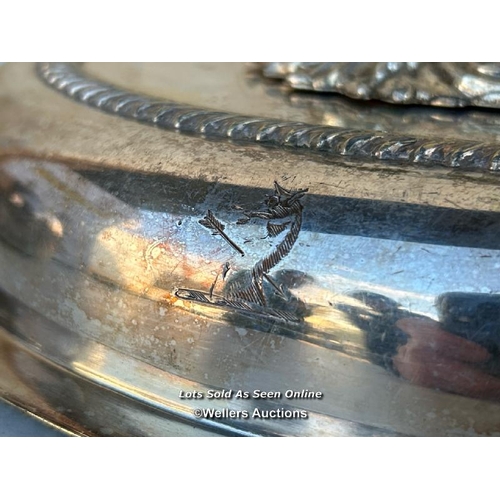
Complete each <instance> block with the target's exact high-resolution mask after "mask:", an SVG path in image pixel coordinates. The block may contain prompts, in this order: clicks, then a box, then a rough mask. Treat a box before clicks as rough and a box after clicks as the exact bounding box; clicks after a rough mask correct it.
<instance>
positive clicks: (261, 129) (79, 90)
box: [37, 63, 500, 172]
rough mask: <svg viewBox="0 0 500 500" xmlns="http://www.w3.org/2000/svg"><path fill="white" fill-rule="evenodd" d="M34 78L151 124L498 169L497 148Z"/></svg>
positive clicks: (70, 71)
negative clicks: (276, 117) (265, 115)
mask: <svg viewBox="0 0 500 500" xmlns="http://www.w3.org/2000/svg"><path fill="white" fill-rule="evenodd" d="M37 73H38V75H39V77H40V78H41V79H42V80H43V81H44V82H45V83H46V84H47V85H48V86H49V87H51V88H52V89H54V90H56V91H57V92H60V93H62V94H64V95H65V96H67V97H69V98H70V99H72V100H73V101H76V102H79V103H81V104H86V105H87V106H90V107H92V108H96V109H99V110H101V111H104V112H106V113H109V114H112V115H116V116H120V117H123V118H127V119H129V120H134V121H137V122H140V123H145V124H148V125H153V126H155V127H158V128H161V129H165V130H174V131H179V132H183V133H190V134H195V135H200V136H203V137H207V138H216V139H226V140H228V139H229V140H234V141H243V142H247V143H254V144H261V145H270V146H276V147H281V148H291V149H296V150H308V151H311V152H318V153H322V154H326V155H331V156H333V157H338V156H341V157H348V158H352V159H355V160H365V161H366V160H378V161H383V162H389V163H390V162H398V163H399V164H401V163H402V164H406V165H419V166H443V167H448V168H461V169H479V170H483V171H490V172H498V171H500V146H498V145H495V144H487V143H480V142H470V141H463V140H449V139H443V140H442V141H438V140H436V139H435V138H416V137H406V136H399V135H397V134H391V133H387V132H374V131H363V130H352V129H345V128H341V127H328V126H319V125H310V124H305V123H299V122H282V121H278V120H272V119H269V118H260V117H255V116H243V115H238V114H234V113H228V112H221V111H214V110H209V109H203V108H197V107H193V106H190V105H187V104H181V103H177V102H174V101H168V100H160V99H155V98H154V97H149V96H145V95H141V94H137V93H134V92H130V91H127V90H125V89H121V88H119V87H116V86H115V85H112V84H108V83H105V82H102V81H100V80H98V79H96V78H93V77H91V76H89V75H87V74H85V72H84V71H83V70H82V69H81V68H80V67H79V66H77V65H75V64H72V63H38V64H37Z"/></svg>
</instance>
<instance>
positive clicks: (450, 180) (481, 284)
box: [0, 65, 500, 435]
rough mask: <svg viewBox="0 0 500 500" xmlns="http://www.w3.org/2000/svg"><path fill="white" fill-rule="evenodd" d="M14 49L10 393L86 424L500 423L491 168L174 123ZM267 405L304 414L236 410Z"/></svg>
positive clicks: (494, 429) (323, 430)
mask: <svg viewBox="0 0 500 500" xmlns="http://www.w3.org/2000/svg"><path fill="white" fill-rule="evenodd" d="M84 68H85V66H84ZM136 70H137V68H135V69H134V71H136ZM2 71H3V73H2V72H0V99H1V100H3V103H4V104H5V106H4V107H3V111H1V110H2V107H0V118H2V119H1V120H0V147H1V151H2V158H1V162H0V343H1V349H0V357H1V358H0V392H1V394H2V397H4V398H6V399H8V400H10V401H13V402H15V403H16V404H18V405H20V406H22V407H24V408H27V409H28V410H30V411H33V412H35V413H37V414H38V415H40V416H42V417H43V418H46V419H48V420H50V421H52V422H55V423H57V424H58V425H60V426H62V427H64V428H66V429H69V430H70V431H71V432H73V433H76V434H82V435H191V434H196V435H214V434H223V435H467V434H471V435H496V434H498V433H499V432H500V411H499V410H500V378H499V377H498V375H499V373H500V369H499V359H498V356H499V354H498V351H499V343H500V330H499V325H500V318H499V316H498V315H499V310H500V308H499V297H500V290H499V289H500V281H499V278H498V271H499V269H500V260H499V257H500V194H499V185H500V178H499V177H498V175H497V174H496V173H495V172H492V171H488V170H477V169H476V170H472V171H469V170H468V169H466V168H463V169H458V170H453V169H447V168H443V167H441V166H439V165H437V164H436V165H435V164H431V166H432V167H433V168H421V167H420V166H419V165H418V164H410V163H408V162H404V161H403V162H396V163H387V164H386V163H385V162H383V161H382V162H381V161H379V160H378V159H375V158H372V157H371V156H368V157H363V158H364V159H363V161H360V159H359V158H358V157H356V158H358V159H357V161H354V160H355V159H356V158H355V159H352V158H351V161H350V162H347V161H346V160H345V157H342V156H332V157H330V156H322V155H313V154H311V153H310V152H309V151H308V150H307V151H306V152H305V153H304V152H301V153H297V152H295V151H294V149H293V148H282V147H274V148H262V147H261V146H260V144H258V143H257V144H253V142H252V141H246V142H245V141H243V142H236V141H234V142H232V141H220V140H207V138H206V137H198V136H189V135H182V134H176V133H174V132H171V131H166V130H162V129H159V128H152V127H147V126H144V125H143V124H141V123H137V122H135V121H129V120H123V119H122V118H121V117H120V116H119V114H117V113H115V112H114V111H112V110H111V112H110V113H108V114H105V113H101V112H99V111H97V110H95V109H92V108H90V107H88V106H83V105H82V104H81V103H79V102H78V100H77V102H74V101H72V100H70V99H67V97H66V96H63V95H61V94H60V93H58V92H54V90H53V88H51V87H49V86H47V85H45V84H43V83H41V82H40V80H38V79H37V78H36V76H35V70H34V67H33V66H31V65H30V66H22V65H19V66H6V67H5V68H3V69H2ZM105 71H112V69H110V67H106V68H105ZM156 71H158V73H159V74H161V71H160V70H159V69H158V70H156ZM191 71H194V73H196V71H195V70H194V69H193V68H192V67H191ZM200 71H203V67H202V69H201V70H200ZM214 71H215V72H216V71H220V74H221V76H220V78H221V79H223V78H224V75H225V74H226V73H225V72H224V71H225V70H224V66H221V67H217V68H215V69H214ZM240 71H241V74H240V80H237V81H238V85H239V86H240V87H242V88H244V86H245V85H247V84H248V85H252V80H251V78H250V77H249V76H248V74H247V73H246V71H245V69H244V66H243V65H241V66H240ZM2 78H3V79H2ZM78 78H80V76H78ZM115 78H116V79H118V80H119V79H120V71H117V73H116V75H115ZM165 78H166V77H165ZM179 78H180V77H179ZM214 78H215V77H214ZM49 83H50V82H49ZM123 84H125V82H123ZM122 86H125V85H122ZM186 86H188V83H186ZM69 88H70V87H67V86H65V87H64V89H66V90H65V91H67V90H68V89H69ZM71 88H73V89H74V95H76V94H77V93H78V89H77V88H76V86H73V87H71ZM64 89H63V90H64ZM80 90H82V89H80ZM87 90H88V89H87ZM106 92H108V91H106ZM21 96H23V97H22V98H21ZM94 98H95V96H94ZM117 98H118V102H123V101H121V100H120V99H122V98H123V95H122V94H119V95H118V96H117ZM141 99H144V98H141ZM199 99H201V97H200V96H199V95H198V96H196V95H193V101H196V100H199ZM94 102H97V101H94ZM103 102H108V103H110V102H111V97H110V95H109V94H108V93H105V99H104V101H103ZM127 102H130V101H129V98H127ZM21 103H22V104H21ZM114 105H115V106H116V105H118V103H117V102H115V104H114ZM9 106H10V107H9ZM109 106H111V105H110V104H109ZM160 106H165V103H163V102H162V103H161V104H160ZM110 109H111V108H108V107H106V108H105V110H106V111H109V110H110ZM119 109H121V108H119ZM182 109H183V115H182V116H186V115H185V113H186V111H185V109H184V108H182ZM136 111H137V110H136ZM290 112H292V111H290ZM2 113H3V115H2ZM196 113H198V111H197V112H196ZM186 119H187V118H186ZM262 120H263V122H264V121H265V119H262ZM181 123H184V122H183V120H181ZM361 125H363V124H362V123H361ZM195 132H196V131H195ZM433 140H434V141H435V142H436V143H439V137H437V136H435V135H434V136H433ZM209 390H220V391H231V390H232V391H233V397H232V398H228V399H211V400H209V399H208V398H207V397H206V395H207V394H208V391H209ZM238 390H241V391H248V392H250V393H251V392H253V391H255V390H259V391H274V392H281V393H282V395H284V394H285V392H286V391H287V390H292V391H295V392H301V391H306V393H310V392H321V393H322V397H321V398H312V397H296V398H292V399H288V398H285V397H284V396H282V397H281V398H274V399H273V398H267V399H262V398H260V399H257V398H243V399H238V398H236V397H234V393H235V392H236V391H238ZM181 391H182V394H185V393H201V394H203V395H205V398H203V399H186V398H183V397H181ZM203 408H205V409H206V408H211V409H215V410H220V411H221V412H222V414H223V415H226V416H224V418H201V419H199V418H195V415H194V411H195V410H198V409H203ZM255 409H259V410H261V411H271V410H274V411H277V410H281V411H285V410H287V411H298V412H300V411H306V412H308V418H300V417H298V418H293V419H280V418H268V419H266V418H237V417H234V416H233V417H230V416H228V415H227V412H228V411H230V410H232V411H233V412H238V411H239V412H249V413H250V414H251V413H252V412H253V411H254V410H255ZM224 412H226V413H224Z"/></svg>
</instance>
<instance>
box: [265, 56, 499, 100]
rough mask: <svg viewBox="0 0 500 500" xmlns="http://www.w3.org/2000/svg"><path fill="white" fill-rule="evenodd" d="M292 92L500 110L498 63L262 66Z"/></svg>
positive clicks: (375, 63)
mask: <svg viewBox="0 0 500 500" xmlns="http://www.w3.org/2000/svg"><path fill="white" fill-rule="evenodd" d="M262 71H263V74H264V75H265V76H267V77H269V78H278V79H285V80H286V82H287V83H288V85H290V86H291V87H292V88H294V89H301V90H312V91H315V92H338V93H340V94H344V95H346V96H348V97H351V98H354V99H364V100H367V99H379V100H381V101H386V102H392V103H396V104H425V105H430V106H439V107H449V108H454V107H464V106H480V107H486V108H498V107H500V92H499V91H500V78H499V77H500V64H499V63H491V62H490V63H472V62H469V63H463V62H454V63H449V62H447V63H446V62H319V63H307V62H306V63H300V62H298V63H297V62H292V63H264V64H262Z"/></svg>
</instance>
